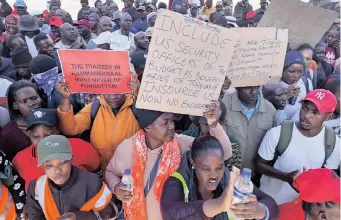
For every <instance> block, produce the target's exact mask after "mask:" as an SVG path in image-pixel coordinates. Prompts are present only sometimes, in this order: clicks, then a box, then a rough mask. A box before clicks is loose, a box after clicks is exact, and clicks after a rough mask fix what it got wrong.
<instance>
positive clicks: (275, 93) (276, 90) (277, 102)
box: [262, 83, 300, 125]
mask: <svg viewBox="0 0 341 220" xmlns="http://www.w3.org/2000/svg"><path fill="white" fill-rule="evenodd" d="M262 94H263V96H264V98H265V99H266V100H268V101H269V102H271V104H272V105H273V106H274V107H275V109H276V110H277V125H280V124H282V122H283V121H285V120H291V119H292V118H293V117H294V115H295V114H296V112H297V109H296V108H295V107H293V106H292V105H287V102H288V98H287V95H288V91H287V88H286V87H285V86H284V85H283V84H281V83H276V84H270V83H268V84H266V85H264V86H262ZM299 106H300V105H299Z"/></svg>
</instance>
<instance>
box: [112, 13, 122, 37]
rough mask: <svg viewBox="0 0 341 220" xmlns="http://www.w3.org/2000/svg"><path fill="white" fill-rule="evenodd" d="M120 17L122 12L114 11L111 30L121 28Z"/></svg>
mask: <svg viewBox="0 0 341 220" xmlns="http://www.w3.org/2000/svg"><path fill="white" fill-rule="evenodd" d="M121 17H122V12H120V11H115V12H114V13H113V15H112V18H111V20H112V22H113V23H114V25H113V28H112V32H114V31H117V30H119V29H120V28H121V24H120V21H121Z"/></svg>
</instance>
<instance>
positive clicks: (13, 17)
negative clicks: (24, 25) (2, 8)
mask: <svg viewBox="0 0 341 220" xmlns="http://www.w3.org/2000/svg"><path fill="white" fill-rule="evenodd" d="M10 20H14V21H16V22H17V24H18V22H19V16H18V15H15V14H10V15H8V16H7V17H6V19H5V29H6V31H5V32H4V33H2V35H1V36H0V43H4V42H5V40H6V37H7V36H8V35H10V34H9V32H8V30H7V24H8V21H10Z"/></svg>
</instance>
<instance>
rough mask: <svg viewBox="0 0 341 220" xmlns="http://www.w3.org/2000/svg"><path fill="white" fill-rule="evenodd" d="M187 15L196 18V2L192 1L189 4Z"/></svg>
mask: <svg viewBox="0 0 341 220" xmlns="http://www.w3.org/2000/svg"><path fill="white" fill-rule="evenodd" d="M188 15H189V16H190V17H192V18H198V16H199V7H198V5H197V4H195V3H193V4H192V5H191V6H190V9H189V13H188Z"/></svg>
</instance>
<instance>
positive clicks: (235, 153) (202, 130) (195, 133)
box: [182, 102, 241, 171]
mask: <svg viewBox="0 0 341 220" xmlns="http://www.w3.org/2000/svg"><path fill="white" fill-rule="evenodd" d="M220 108H221V116H220V118H219V124H220V125H221V126H222V127H223V128H224V130H225V129H226V128H225V127H226V122H225V118H226V112H227V109H226V106H225V104H224V103H222V102H220ZM182 134H184V135H187V136H191V137H199V136H201V135H210V128H209V126H208V124H207V120H206V118H205V117H200V119H199V126H196V127H195V128H192V129H189V130H187V131H184V132H182ZM228 137H229V139H230V142H231V148H232V156H231V157H230V158H229V159H228V160H227V161H225V165H226V167H227V168H228V169H229V170H230V171H232V167H236V168H240V166H241V152H240V148H239V143H238V140H236V138H235V137H233V136H230V135H228Z"/></svg>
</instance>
